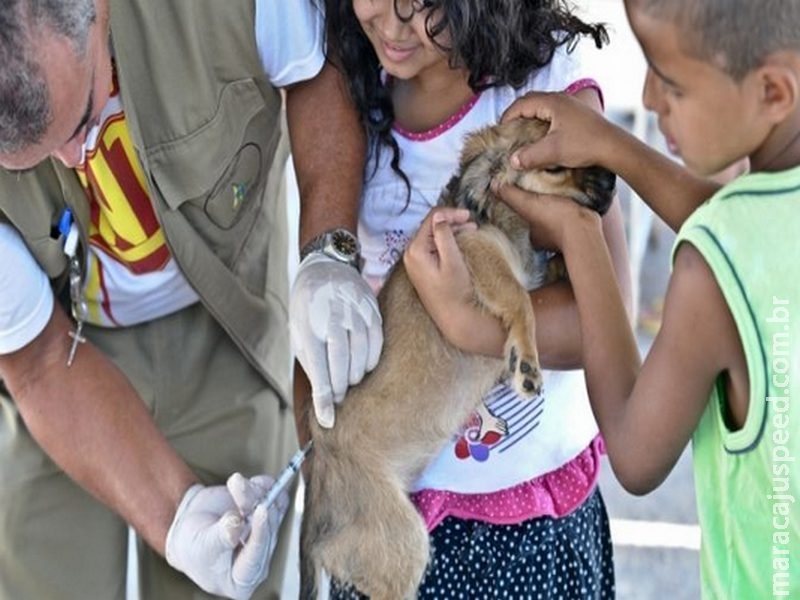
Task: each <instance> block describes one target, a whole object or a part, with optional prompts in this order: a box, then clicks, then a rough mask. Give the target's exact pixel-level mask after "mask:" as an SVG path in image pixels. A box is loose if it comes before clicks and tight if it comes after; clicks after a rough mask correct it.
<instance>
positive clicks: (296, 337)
mask: <svg viewBox="0 0 800 600" xmlns="http://www.w3.org/2000/svg"><path fill="white" fill-rule="evenodd" d="M289 327H290V331H291V335H292V350H293V351H294V353H295V355H296V356H297V360H298V361H299V362H300V364H301V365H302V367H303V370H304V371H305V372H306V374H307V375H308V379H309V381H310V382H311V390H312V398H313V402H314V412H315V413H316V415H317V421H319V424H320V425H322V426H323V427H333V423H334V403H339V402H341V401H342V399H343V398H344V394H345V392H346V391H347V387H348V385H355V384H357V383H358V382H359V381H361V379H362V378H363V377H364V375H365V374H366V373H367V372H368V371H371V370H372V369H374V368H375V365H377V364H378V358H380V355H381V348H382V347H383V322H382V320H381V314H380V311H379V309H378V301H377V299H376V298H375V295H374V294H373V293H372V290H371V289H370V287H369V286H368V285H367V282H366V281H364V279H363V278H362V277H361V274H360V273H359V272H358V271H356V270H355V269H354V268H353V267H351V266H350V265H346V264H344V263H341V262H339V261H337V260H336V259H333V258H331V257H329V256H326V255H324V254H321V253H318V252H315V253H312V254H310V255H308V256H307V257H306V258H305V259H304V260H303V261H302V262H301V263H300V266H299V267H298V269H297V276H296V278H295V281H294V285H293V286H292V293H291V298H290V303H289Z"/></svg>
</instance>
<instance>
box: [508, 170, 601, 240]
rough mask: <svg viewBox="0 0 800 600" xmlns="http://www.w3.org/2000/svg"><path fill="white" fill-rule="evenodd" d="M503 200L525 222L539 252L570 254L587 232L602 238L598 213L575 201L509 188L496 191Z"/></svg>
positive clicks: (510, 186) (514, 187) (509, 186)
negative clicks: (571, 248)
mask: <svg viewBox="0 0 800 600" xmlns="http://www.w3.org/2000/svg"><path fill="white" fill-rule="evenodd" d="M496 191H497V193H498V194H499V196H500V199H501V200H502V201H503V202H505V203H506V204H507V205H508V206H510V207H511V208H512V209H514V211H515V212H516V213H517V214H519V215H520V216H521V217H522V218H523V219H525V220H526V221H527V222H528V224H529V225H530V228H531V240H532V241H533V244H534V246H536V247H537V248H545V249H548V250H558V251H560V252H562V253H564V254H566V253H567V252H568V248H567V246H568V244H569V243H570V241H574V242H577V243H580V241H581V239H582V237H583V236H585V235H587V228H588V231H594V232H595V233H596V234H597V235H599V236H600V237H601V238H602V236H603V225H602V219H601V217H600V215H599V214H598V213H596V212H595V211H593V210H591V209H589V208H586V207H583V206H581V205H580V204H578V203H577V202H575V201H574V200H571V199H569V198H563V197H561V196H548V195H544V194H536V193H533V192H527V191H525V190H522V189H520V188H518V187H516V186H512V185H506V186H503V187H501V188H499V189H497V190H496Z"/></svg>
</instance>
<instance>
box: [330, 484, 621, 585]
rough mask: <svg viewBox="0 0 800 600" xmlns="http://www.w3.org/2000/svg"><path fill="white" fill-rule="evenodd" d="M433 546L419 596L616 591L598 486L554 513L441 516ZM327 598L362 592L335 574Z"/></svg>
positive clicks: (609, 539) (609, 543)
mask: <svg viewBox="0 0 800 600" xmlns="http://www.w3.org/2000/svg"><path fill="white" fill-rule="evenodd" d="M431 548H432V556H433V560H432V561H431V564H430V565H429V567H428V572H427V573H426V575H425V578H424V579H423V581H422V585H421V586H420V588H419V596H418V597H419V599H420V600H423V599H427V600H449V599H452V600H456V599H463V600H484V599H486V600H488V599H490V598H495V599H501V598H503V599H508V600H540V599H541V600H589V599H591V600H600V599H605V598H614V562H613V549H612V545H611V532H610V530H609V525H608V514H607V513H606V508H605V504H604V503H603V499H602V497H601V495H600V491H599V490H598V489H595V491H594V492H593V493H592V494H591V495H590V496H589V498H588V499H587V500H586V502H584V503H583V505H582V506H581V507H580V508H578V509H577V510H576V511H575V512H573V513H571V514H569V515H567V516H566V517H562V518H558V519H556V518H552V517H538V518H535V519H530V520H529V521H524V522H522V523H518V524H514V525H493V524H490V523H483V522H481V521H474V520H463V519H457V518H454V517H447V518H446V519H445V520H443V521H442V522H441V524H440V525H439V526H438V527H436V528H435V529H434V530H433V531H432V532H431ZM330 597H331V598H332V599H335V600H362V599H364V598H365V596H363V595H361V594H359V593H358V592H357V591H356V590H355V589H354V588H353V587H352V586H346V587H345V586H342V585H340V584H338V583H337V582H335V581H334V582H332V583H331V596H330Z"/></svg>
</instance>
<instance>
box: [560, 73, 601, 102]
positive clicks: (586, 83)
mask: <svg viewBox="0 0 800 600" xmlns="http://www.w3.org/2000/svg"><path fill="white" fill-rule="evenodd" d="M586 89H593V90H595V91H596V92H597V95H598V96H600V106H601V107H602V108H603V110H605V108H606V103H605V99H604V98H603V90H601V89H600V84H599V83H597V81H595V80H594V79H592V78H591V77H584V78H583V79H578V80H577V81H573V82H572V83H570V84H569V85H568V86H567V88H566V89H565V90H564V93H565V94H569V95H570V96H573V95H575V94H577V93H578V92H580V91H581V90H586Z"/></svg>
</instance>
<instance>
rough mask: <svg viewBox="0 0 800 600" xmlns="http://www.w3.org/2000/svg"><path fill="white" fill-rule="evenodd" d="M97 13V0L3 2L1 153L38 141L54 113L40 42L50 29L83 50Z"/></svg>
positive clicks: (0, 24)
mask: <svg viewBox="0 0 800 600" xmlns="http://www.w3.org/2000/svg"><path fill="white" fill-rule="evenodd" d="M96 19H97V14H96V10H95V0H2V2H0V153H3V154H11V153H14V152H18V151H20V150H23V149H24V148H26V147H28V146H30V145H32V144H36V143H37V142H39V141H40V140H41V139H42V137H43V136H44V133H45V131H47V127H48V126H49V124H50V120H51V118H52V113H51V107H50V95H49V92H48V89H47V83H46V82H45V79H44V75H43V72H42V68H41V65H39V63H38V61H37V58H36V55H37V53H36V44H37V43H39V42H40V41H41V40H42V39H43V38H44V36H46V35H53V34H57V35H62V36H64V37H65V38H66V39H68V40H69V41H70V42H71V43H72V47H73V48H74V50H75V53H76V55H78V56H83V55H84V54H85V53H86V48H87V44H88V39H89V29H90V27H91V25H92V23H94V22H95V21H96Z"/></svg>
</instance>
